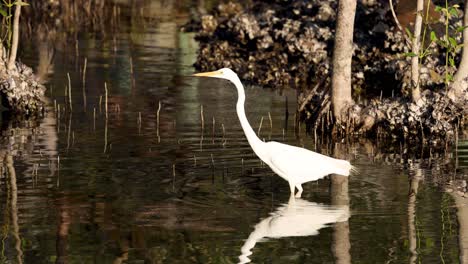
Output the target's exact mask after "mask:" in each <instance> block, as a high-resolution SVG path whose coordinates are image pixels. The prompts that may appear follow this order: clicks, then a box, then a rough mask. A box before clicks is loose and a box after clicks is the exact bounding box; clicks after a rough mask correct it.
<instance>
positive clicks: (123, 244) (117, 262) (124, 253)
mask: <svg viewBox="0 0 468 264" xmlns="http://www.w3.org/2000/svg"><path fill="white" fill-rule="evenodd" d="M128 244H129V241H128V240H127V239H121V240H120V250H121V253H120V255H119V256H118V257H116V258H115V259H114V261H113V262H112V264H121V263H124V262H125V261H126V260H128V249H129V246H128Z"/></svg>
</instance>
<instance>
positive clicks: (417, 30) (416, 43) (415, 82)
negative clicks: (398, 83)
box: [411, 0, 424, 102]
mask: <svg viewBox="0 0 468 264" xmlns="http://www.w3.org/2000/svg"><path fill="white" fill-rule="evenodd" d="M423 8H424V1H423V0H418V2H417V6H416V21H415V22H414V36H413V39H412V48H411V49H412V51H413V53H414V57H412V58H411V97H412V99H413V102H417V101H418V100H419V99H420V98H421V91H420V89H419V48H420V46H421V42H420V37H421V28H422V21H423V18H422V12H423Z"/></svg>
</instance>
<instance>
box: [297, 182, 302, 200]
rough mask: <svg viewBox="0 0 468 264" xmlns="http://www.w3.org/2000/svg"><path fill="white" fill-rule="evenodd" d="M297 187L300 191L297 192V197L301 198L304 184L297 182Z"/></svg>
mask: <svg viewBox="0 0 468 264" xmlns="http://www.w3.org/2000/svg"><path fill="white" fill-rule="evenodd" d="M296 188H297V190H298V192H297V193H296V197H297V198H301V194H302V185H300V184H297V185H296Z"/></svg>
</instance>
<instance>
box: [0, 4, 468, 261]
mask: <svg viewBox="0 0 468 264" xmlns="http://www.w3.org/2000/svg"><path fill="white" fill-rule="evenodd" d="M171 8H175V7H171ZM171 10H172V9H169V11H171ZM172 11H174V10H172ZM174 12H175V11H174ZM178 19H181V18H180V16H167V17H166V16H163V18H161V19H159V18H158V19H155V21H153V22H152V23H150V25H147V26H146V27H145V28H137V29H135V28H131V27H129V26H128V25H126V28H124V29H121V32H122V33H118V34H116V35H115V40H114V38H109V37H102V36H95V37H93V36H89V35H83V36H82V37H80V38H79V43H78V44H79V45H78V47H79V50H78V52H76V50H75V47H74V45H69V46H66V47H65V48H63V47H62V48H60V49H59V48H57V49H56V50H55V55H54V56H53V60H52V65H50V67H49V70H48V74H47V75H46V76H47V86H48V88H49V90H48V92H47V94H48V96H49V97H50V98H51V104H50V112H49V114H48V116H47V118H46V119H45V120H44V121H42V122H41V124H40V125H39V126H38V127H37V126H33V127H34V128H33V129H32V128H30V129H28V128H27V127H25V124H21V125H19V126H18V125H15V126H16V127H17V128H16V129H12V128H5V129H4V131H3V137H2V147H3V146H5V150H4V151H3V152H1V154H2V157H4V158H3V160H4V162H3V164H4V166H3V173H2V178H0V190H1V192H0V208H1V212H3V214H2V216H1V217H0V225H1V226H2V231H1V234H0V236H1V238H2V239H1V241H0V243H1V246H0V249H1V252H0V259H1V262H2V263H3V262H6V263H20V262H23V263H54V262H55V263H75V262H77V263H122V262H124V263H143V262H144V263H236V262H241V263H247V262H249V261H252V262H253V263H405V262H409V263H458V262H464V263H466V255H467V254H466V253H464V252H463V250H460V248H462V249H463V247H465V251H466V248H467V247H466V244H464V243H463V241H464V240H467V239H468V238H467V237H466V236H465V235H466V234H464V232H460V231H459V230H460V228H461V227H462V226H463V224H465V222H466V220H468V218H466V217H463V216H461V213H460V212H461V210H460V211H457V209H458V207H459V206H460V204H463V203H464V201H461V202H460V201H459V200H460V198H459V197H456V195H455V194H452V193H447V192H444V191H443V189H442V188H440V187H439V185H437V184H436V183H440V182H441V181H440V180H439V179H440V178H456V179H460V178H462V177H463V176H464V175H465V171H464V169H463V168H461V169H460V168H458V169H456V168H457V167H461V166H459V165H460V164H462V163H463V160H462V159H460V160H459V162H457V159H456V157H455V154H454V153H455V152H451V151H448V152H447V153H438V152H434V153H432V150H431V149H430V148H429V147H424V148H423V149H422V150H421V152H418V153H414V152H406V151H407V149H410V147H411V143H410V142H402V143H400V144H398V143H397V144H383V143H378V144H373V143H370V142H368V141H364V140H361V141H353V142H351V141H348V140H344V141H343V142H338V143H331V142H328V141H327V140H325V139H324V140H319V139H317V140H314V139H313V137H311V136H310V135H306V134H305V132H304V127H303V125H302V126H299V125H297V127H296V125H295V124H294V119H295V116H294V112H295V108H296V105H295V104H296V99H295V97H296V93H295V91H292V90H285V91H282V92H279V91H272V90H269V89H262V88H260V87H252V86H247V87H246V94H247V105H246V112H247V116H248V118H249V120H250V122H251V125H252V126H253V128H254V130H255V131H257V132H258V131H259V132H260V133H259V134H260V137H261V138H264V139H265V140H276V141H280V142H286V143H289V144H292V145H297V146H302V147H305V148H308V149H311V150H316V151H318V152H321V153H324V154H327V155H332V156H335V157H339V158H345V159H348V160H350V161H351V162H352V163H353V164H354V165H355V166H356V167H357V169H358V171H359V172H358V173H357V174H353V175H352V176H351V177H349V180H348V179H347V178H343V177H335V176H334V177H331V178H327V179H324V180H320V181H318V182H316V183H315V182H313V183H307V184H305V185H304V193H303V196H302V199H296V200H290V198H289V188H288V185H287V183H286V182H285V181H283V180H282V179H281V178H279V177H278V176H276V175H274V173H273V172H272V171H271V170H270V169H269V168H268V167H267V166H265V165H264V164H262V163H261V162H260V160H259V159H258V158H256V157H255V155H254V154H253V152H252V151H251V149H250V147H249V145H248V142H247V141H246V139H245V137H244V134H243V132H242V130H241V127H240V124H239V121H238V119H237V116H236V113H235V102H236V99H237V97H236V96H237V95H236V91H235V89H234V88H233V86H232V85H230V84H229V83H227V82H224V81H221V80H206V79H196V78H193V77H190V76H189V75H190V74H191V73H193V72H194V69H193V68H192V63H193V62H194V60H195V57H196V50H197V43H196V41H195V40H194V36H193V34H189V33H181V32H179V31H178V25H180V23H181V22H180V21H179V20H178ZM31 45H32V44H31ZM48 45H51V46H52V47H53V44H51V43H49V44H48ZM30 50H31V52H30V53H25V54H23V55H24V61H25V62H27V63H28V64H29V65H38V64H39V62H40V56H41V55H40V54H39V51H37V50H35V48H34V47H30ZM38 54H39V55H38ZM84 58H87V69H86V82H85V86H84V87H85V90H84V94H85V97H86V105H85V103H84V102H85V99H84V96H83V81H82V72H83V64H84ZM130 60H131V61H132V65H133V72H134V74H133V75H132V74H131V71H132V70H131V64H130ZM67 73H69V74H70V79H71V87H72V96H71V97H72V108H73V109H72V111H70V107H69V106H68V105H69V103H68V99H67V98H68V95H66V94H65V90H66V89H65V87H66V86H67V83H68V79H67ZM104 83H106V85H107V87H108V117H107V119H106V114H105V112H106V111H105V108H106V107H105V101H106V100H105V88H104V87H105V85H104ZM54 100H55V104H56V105H57V107H56V108H55V111H54ZM100 102H101V103H100ZM159 103H161V108H160V111H159V119H158V114H157V112H158V106H159ZM58 109H60V110H58ZM201 109H203V112H202V111H201ZM70 112H71V114H70ZM269 115H270V116H271V123H270V119H269ZM202 116H203V121H202ZM262 117H263V121H261V120H262ZM158 120H159V121H158ZM213 120H214V121H213ZM260 124H262V126H261V129H259V126H260ZM18 127H19V128H22V129H19V128H18ZM296 129H297V130H298V132H297V133H295V130H296ZM319 138H321V137H320V135H319ZM395 145H396V147H395ZM6 147H8V149H7V148H6ZM415 193H416V195H415ZM453 197H455V199H454V198H453ZM457 199H458V200H457ZM461 200H463V198H462V199H461ZM457 213H458V215H457ZM460 241H461V242H460Z"/></svg>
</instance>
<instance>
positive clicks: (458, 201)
mask: <svg viewBox="0 0 468 264" xmlns="http://www.w3.org/2000/svg"><path fill="white" fill-rule="evenodd" d="M452 196H453V199H454V200H455V205H456V206H457V217H458V226H459V227H458V232H459V233H458V245H459V247H460V263H462V264H468V201H467V200H466V198H463V197H460V196H459V195H458V194H456V193H452Z"/></svg>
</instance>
